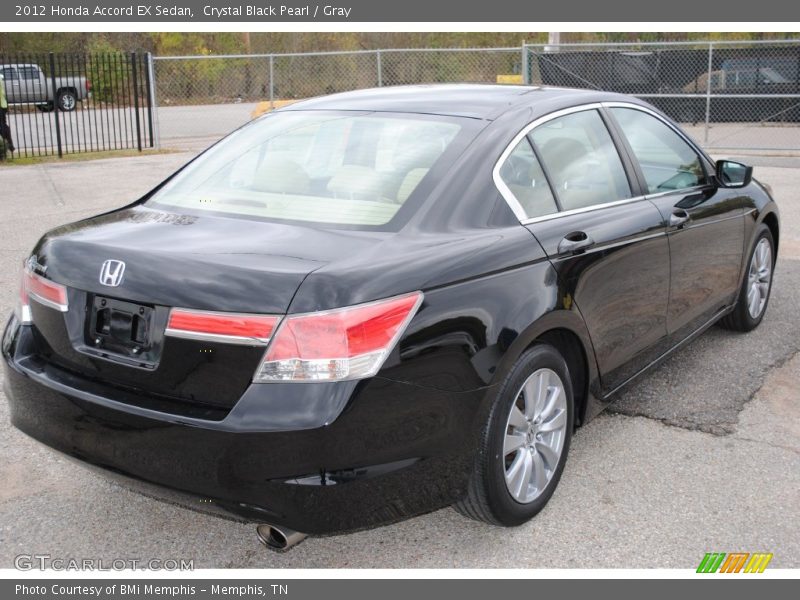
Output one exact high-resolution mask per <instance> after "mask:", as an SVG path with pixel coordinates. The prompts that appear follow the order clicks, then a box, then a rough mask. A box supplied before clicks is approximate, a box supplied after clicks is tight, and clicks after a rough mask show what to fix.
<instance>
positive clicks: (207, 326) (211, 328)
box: [166, 308, 279, 345]
mask: <svg viewBox="0 0 800 600" xmlns="http://www.w3.org/2000/svg"><path fill="white" fill-rule="evenodd" d="M278 321H279V317H276V316H273V315H250V314H239V313H222V312H208V311H200V310H188V309H185V308H173V309H172V312H170V315H169V322H168V324H167V331H166V334H167V335H171V336H174V337H187V338H193V339H206V340H209V341H222V342H227V343H238V344H251V345H260V344H266V343H267V342H269V339H270V337H272V332H273V331H274V330H275V326H276V325H277V324H278Z"/></svg>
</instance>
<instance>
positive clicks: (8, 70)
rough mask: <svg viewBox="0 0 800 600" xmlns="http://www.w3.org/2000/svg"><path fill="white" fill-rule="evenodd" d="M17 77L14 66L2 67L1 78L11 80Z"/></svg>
mask: <svg viewBox="0 0 800 600" xmlns="http://www.w3.org/2000/svg"><path fill="white" fill-rule="evenodd" d="M16 78H17V70H16V69H15V68H14V67H3V79H5V80H6V81H11V80H12V79H16Z"/></svg>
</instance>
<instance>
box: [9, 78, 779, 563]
mask: <svg viewBox="0 0 800 600" xmlns="http://www.w3.org/2000/svg"><path fill="white" fill-rule="evenodd" d="M778 238H779V220H778V211H777V208H776V206H775V203H774V202H773V200H772V199H771V198H770V193H769V190H768V188H766V187H765V186H763V185H761V184H759V183H758V182H757V181H755V180H754V179H752V169H750V168H749V167H746V166H744V165H741V164H738V163H734V162H729V161H719V162H716V163H715V162H714V161H712V160H711V159H710V158H709V157H708V156H707V155H706V154H705V153H704V152H703V151H702V150H701V149H700V148H698V147H697V145H696V144H695V143H694V142H692V140H690V139H689V138H687V137H686V135H684V134H683V133H682V132H681V130H680V129H679V128H678V127H676V126H675V124H674V123H672V122H671V121H670V120H669V119H668V118H666V117H664V115H663V114H661V113H659V112H658V111H656V110H654V109H653V108H651V107H650V106H649V105H647V104H645V103H643V102H641V101H639V100H636V99H633V98H629V97H626V96H620V95H614V94H606V93H599V92H593V91H578V90H568V89H558V88H532V87H516V86H475V85H447V86H427V87H426V86H417V87H402V88H389V89H378V90H366V91H359V92H352V93H346V94H339V95H334V96H330V97H327V98H320V99H315V100H310V101H306V102H300V103H298V104H295V105H292V106H290V107H287V108H284V109H281V110H278V111H275V112H273V113H271V114H268V115H266V116H264V117H262V118H260V119H258V120H256V121H255V122H253V123H251V124H249V125H247V126H245V127H243V128H241V129H240V130H238V131H236V132H235V133H233V134H232V135H230V136H229V137H227V138H226V139H224V140H223V141H221V142H220V143H218V144H217V145H215V146H213V147H212V148H211V149H210V150H208V151H206V152H205V153H203V154H202V155H200V156H199V157H197V158H196V159H195V160H193V161H192V162H190V163H189V164H188V165H186V166H185V167H184V168H182V169H181V170H180V171H178V172H177V173H175V174H174V175H173V176H172V177H170V178H169V179H168V180H167V181H165V182H164V183H163V184H161V185H160V186H159V187H157V188H156V189H155V190H153V191H152V192H150V193H149V194H147V195H146V196H145V197H144V198H142V199H141V200H139V201H137V202H135V203H133V204H131V205H129V206H126V207H124V208H121V209H119V210H114V211H111V212H109V213H106V214H102V215H99V216H97V217H94V218H90V219H87V220H84V221H80V222H78V223H73V224H71V225H66V226H63V227H59V228H57V229H55V230H53V231H50V232H49V233H47V234H46V235H45V236H44V237H43V238H42V239H41V240H40V241H39V243H38V244H37V245H36V247H35V248H34V249H33V252H32V254H31V256H30V257H29V259H28V260H27V261H26V262H25V264H24V269H23V272H22V286H21V292H20V302H19V307H18V310H17V311H16V312H15V314H14V316H12V317H11V320H10V322H9V324H8V325H7V327H6V329H5V333H4V335H3V339H2V353H3V358H4V361H3V362H4V364H5V388H6V393H7V396H8V399H9V403H10V408H11V418H12V421H13V423H14V425H15V426H16V427H18V428H19V429H20V430H22V431H24V432H25V433H27V434H28V435H30V436H32V437H33V438H35V439H37V440H39V441H41V442H43V443H44V444H47V445H48V446H50V447H52V448H54V449H56V450H59V451H61V452H62V453H64V454H66V455H68V456H71V457H74V458H76V459H78V460H79V461H82V462H83V463H85V464H88V465H92V466H94V467H98V468H99V469H100V470H101V471H102V472H104V473H106V474H108V475H113V476H115V477H120V478H122V479H124V480H125V481H127V482H129V483H133V484H135V485H137V486H139V487H142V488H144V489H146V490H148V491H149V492H150V493H154V494H156V495H158V496H164V497H168V498H171V499H173V500H175V501H178V502H182V503H184V504H187V505H189V506H191V507H194V508H196V509H198V510H206V511H208V510H213V511H220V512H223V513H225V514H227V515H233V516H235V517H237V518H239V519H244V520H248V521H252V522H255V523H260V524H261V525H260V527H259V529H258V531H259V534H260V537H261V538H262V541H264V542H265V543H267V544H268V545H271V546H277V547H281V548H285V547H287V546H290V545H292V544H294V543H295V542H296V541H298V540H300V539H302V537H303V534H315V535H321V534H327V533H332V532H340V531H347V530H354V529H360V528H365V527H372V526H376V525H381V524H385V523H390V522H393V521H397V520H400V519H404V518H407V517H410V516H413V515H417V514H420V513H424V512H426V511H430V510H433V509H437V508H440V507H444V506H447V505H450V504H455V506H456V507H457V508H458V510H460V511H461V512H462V513H464V514H465V515H468V516H470V517H473V518H476V519H481V520H483V521H487V522H489V523H494V524H497V525H505V526H512V525H519V524H521V523H524V522H525V521H527V520H528V519H530V518H531V517H532V516H534V515H535V514H536V513H537V512H539V511H540V510H541V509H542V507H543V506H544V505H545V504H546V503H547V501H548V500H549V499H550V497H551V496H552V494H553V492H554V491H555V488H556V486H557V484H558V481H559V478H560V476H561V473H562V470H563V469H564V463H565V461H566V458H567V452H568V450H569V446H570V439H571V437H572V433H573V431H574V429H575V428H576V427H578V426H580V425H582V424H584V423H586V422H587V421H589V420H590V419H591V418H592V417H593V416H595V415H596V414H597V413H598V412H599V411H600V410H601V409H602V408H603V407H604V406H605V405H606V404H607V403H608V402H609V400H610V399H611V398H612V397H613V394H614V392H616V391H617V390H618V389H620V387H621V386H623V385H625V384H626V383H628V382H629V381H631V380H632V379H633V378H635V377H636V376H637V375H639V374H640V373H642V372H643V371H645V370H646V369H648V368H650V367H652V366H654V365H656V364H657V363H658V362H659V361H660V360H662V359H663V358H664V357H666V356H668V355H669V354H670V353H671V352H673V351H675V350H676V349H678V348H680V347H681V346H682V345H684V344H685V343H686V342H687V341H689V340H691V339H692V338H693V337H695V336H697V335H698V334H700V333H701V332H702V331H703V330H704V329H706V328H707V327H709V326H711V325H712V324H714V323H716V322H720V323H721V324H722V325H724V326H726V327H728V328H730V329H734V330H738V331H748V330H751V329H753V328H755V327H756V326H758V324H759V322H760V321H761V319H762V318H763V316H764V313H765V311H766V309H767V303H768V300H769V294H770V286H771V282H772V273H773V266H774V264H775V257H776V253H777V248H778ZM297 532H302V534H300V533H297Z"/></svg>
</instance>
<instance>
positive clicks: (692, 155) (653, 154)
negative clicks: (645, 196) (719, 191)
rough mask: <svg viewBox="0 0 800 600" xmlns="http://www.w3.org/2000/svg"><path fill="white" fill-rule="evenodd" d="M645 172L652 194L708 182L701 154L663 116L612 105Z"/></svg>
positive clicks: (612, 110) (613, 112)
mask: <svg viewBox="0 0 800 600" xmlns="http://www.w3.org/2000/svg"><path fill="white" fill-rule="evenodd" d="M611 113H612V114H613V115H614V117H615V118H616V119H617V122H618V123H619V125H620V127H621V128H622V132H623V133H624V134H625V137H626V138H627V139H628V143H629V144H630V146H631V149H632V150H633V153H634V155H635V156H636V159H637V160H638V161H639V165H640V166H641V168H642V172H643V173H644V178H645V180H646V181H647V188H648V190H649V192H650V193H651V194H656V193H660V192H668V191H671V190H681V189H684V188H690V187H694V186H697V185H702V184H703V183H705V182H706V174H705V171H704V170H703V165H702V163H701V162H700V157H699V156H698V155H697V153H696V152H695V151H694V149H693V148H692V147H691V146H690V145H689V144H687V143H686V141H685V140H684V139H683V138H681V136H679V135H678V134H677V133H675V131H673V130H672V128H670V127H669V126H667V125H666V124H665V123H664V122H663V121H661V120H660V119H657V118H655V117H654V116H652V115H649V114H647V113H645V112H642V111H641V110H636V109H633V108H612V109H611Z"/></svg>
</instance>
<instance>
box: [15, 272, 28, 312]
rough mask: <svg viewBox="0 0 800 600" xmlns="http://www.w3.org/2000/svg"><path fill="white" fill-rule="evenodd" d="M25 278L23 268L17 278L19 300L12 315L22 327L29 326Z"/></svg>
mask: <svg viewBox="0 0 800 600" xmlns="http://www.w3.org/2000/svg"><path fill="white" fill-rule="evenodd" d="M26 277H27V272H26V269H25V268H24V267H23V268H22V270H21V271H20V276H19V298H18V299H17V306H16V307H15V308H14V314H15V315H16V316H17V319H18V320H19V322H20V323H22V324H23V325H30V323H31V305H30V300H29V299H28V290H27V289H26V287H25V278H26Z"/></svg>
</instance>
